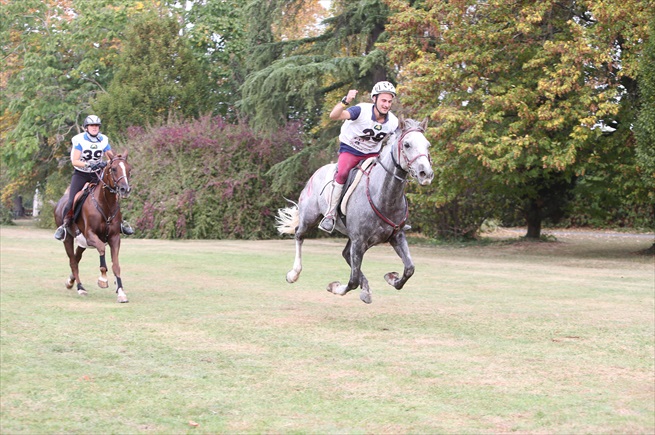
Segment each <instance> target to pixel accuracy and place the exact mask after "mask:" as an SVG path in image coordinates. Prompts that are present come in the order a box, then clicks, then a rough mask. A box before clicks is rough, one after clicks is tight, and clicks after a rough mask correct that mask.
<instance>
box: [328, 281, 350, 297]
mask: <svg viewBox="0 0 655 435" xmlns="http://www.w3.org/2000/svg"><path fill="white" fill-rule="evenodd" d="M326 290H327V291H329V292H330V293H334V294H335V295H339V296H343V295H345V294H346V293H348V290H347V286H345V285H341V283H340V282H339V281H334V282H331V283H330V284H328V286H327V289H326Z"/></svg>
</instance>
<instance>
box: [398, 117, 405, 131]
mask: <svg viewBox="0 0 655 435" xmlns="http://www.w3.org/2000/svg"><path fill="white" fill-rule="evenodd" d="M398 128H400V130H401V131H402V130H404V129H405V117H404V116H403V115H398Z"/></svg>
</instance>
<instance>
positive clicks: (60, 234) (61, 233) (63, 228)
mask: <svg viewBox="0 0 655 435" xmlns="http://www.w3.org/2000/svg"><path fill="white" fill-rule="evenodd" d="M71 218H72V216H70V213H68V212H64V222H63V223H62V224H61V225H60V226H59V228H57V231H55V239H57V240H62V241H63V240H64V239H65V238H66V234H67V233H68V232H69V231H70V230H69V229H68V227H69V225H70V221H71Z"/></svg>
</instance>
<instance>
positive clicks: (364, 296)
mask: <svg viewBox="0 0 655 435" xmlns="http://www.w3.org/2000/svg"><path fill="white" fill-rule="evenodd" d="M359 298H360V299H361V300H362V302H364V303H365V304H370V303H371V302H373V298H371V292H367V291H366V290H362V291H361V292H359Z"/></svg>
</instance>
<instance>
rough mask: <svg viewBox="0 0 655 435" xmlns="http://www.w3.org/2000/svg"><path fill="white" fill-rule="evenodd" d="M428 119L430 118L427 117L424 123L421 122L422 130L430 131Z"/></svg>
mask: <svg viewBox="0 0 655 435" xmlns="http://www.w3.org/2000/svg"><path fill="white" fill-rule="evenodd" d="M428 119H429V118H428V117H427V116H426V117H425V118H423V121H421V124H420V125H419V127H421V130H423V131H428Z"/></svg>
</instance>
